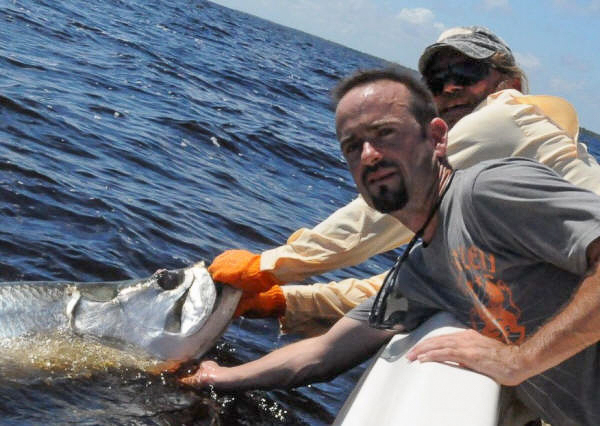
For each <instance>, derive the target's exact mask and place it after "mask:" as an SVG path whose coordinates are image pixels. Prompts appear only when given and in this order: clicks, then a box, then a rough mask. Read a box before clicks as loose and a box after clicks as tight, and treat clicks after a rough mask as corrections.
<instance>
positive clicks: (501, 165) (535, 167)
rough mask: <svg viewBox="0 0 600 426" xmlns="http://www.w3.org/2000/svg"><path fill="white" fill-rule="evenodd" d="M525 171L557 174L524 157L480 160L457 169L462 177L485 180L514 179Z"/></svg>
mask: <svg viewBox="0 0 600 426" xmlns="http://www.w3.org/2000/svg"><path fill="white" fill-rule="evenodd" d="M523 171H526V172H528V173H533V174H537V173H543V174H545V173H548V172H550V174H552V175H554V176H558V175H557V174H556V172H554V171H553V170H552V169H551V168H549V167H548V166H545V165H543V164H541V163H539V162H538V161H536V160H533V159H531V158H525V157H506V158H496V159H492V160H485V161H481V162H479V163H477V164H475V165H473V166H471V167H468V168H466V169H463V170H459V173H461V174H462V175H463V177H462V179H468V180H478V181H479V180H481V179H484V180H487V179H502V180H511V181H515V177H516V176H518V175H519V174H520V173H523Z"/></svg>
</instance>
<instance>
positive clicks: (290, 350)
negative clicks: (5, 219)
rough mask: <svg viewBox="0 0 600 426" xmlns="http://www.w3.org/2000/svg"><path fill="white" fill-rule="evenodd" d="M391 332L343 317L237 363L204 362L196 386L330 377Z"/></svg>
mask: <svg viewBox="0 0 600 426" xmlns="http://www.w3.org/2000/svg"><path fill="white" fill-rule="evenodd" d="M391 336H392V333H390V332H387V331H382V330H375V329H372V328H369V327H368V325H366V324H363V323H360V322H359V321H356V320H353V319H350V318H345V317H344V318H342V319H341V320H340V321H338V322H337V323H336V324H335V325H334V326H333V327H332V328H331V329H330V330H329V331H328V332H327V333H325V334H323V335H321V336H318V337H313V338H311V339H306V340H301V341H299V342H296V343H293V344H291V345H288V346H285V347H283V348H281V349H278V350H276V351H274V352H271V353H270V354H268V355H265V356H264V357H262V358H260V359H258V360H256V361H252V362H249V363H246V364H242V365H239V366H236V367H230V368H227V367H221V366H219V365H217V364H216V363H214V362H212V361H211V362H205V363H202V364H201V365H200V368H199V369H198V371H197V372H196V373H195V374H194V375H193V376H191V377H188V378H185V379H182V381H183V382H184V383H186V384H189V385H193V386H198V387H202V386H206V385H214V386H215V387H216V388H218V389H222V390H246V389H271V388H291V387H295V386H300V385H304V384H307V383H312V382H315V381H323V380H327V379H330V378H332V377H334V376H336V375H337V374H340V373H341V372H343V371H345V370H347V369H349V368H351V367H353V366H355V365H358V364H359V363H360V362H362V361H364V360H366V359H368V358H369V356H371V355H372V354H373V353H375V352H376V351H377V349H378V348H379V347H380V346H381V345H382V344H383V343H385V342H386V341H387V340H388V339H389V338H390V337H391Z"/></svg>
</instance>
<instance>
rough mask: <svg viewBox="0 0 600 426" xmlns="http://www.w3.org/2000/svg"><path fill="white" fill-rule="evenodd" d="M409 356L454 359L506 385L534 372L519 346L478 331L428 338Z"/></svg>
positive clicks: (452, 360) (438, 360)
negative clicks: (528, 367) (528, 366)
mask: <svg viewBox="0 0 600 426" xmlns="http://www.w3.org/2000/svg"><path fill="white" fill-rule="evenodd" d="M406 357H407V358H408V359H409V360H410V361H415V360H418V361H419V362H429V361H437V362H454V363H457V364H458V365H460V366H462V367H466V368H469V369H471V370H474V371H477V372H479V373H482V374H485V375H486V376H489V377H491V378H492V379H494V380H495V381H496V382H498V383H500V384H501V385H507V386H516V385H518V384H520V383H521V382H523V381H524V380H526V379H528V378H529V377H531V376H532V375H533V374H531V373H529V372H528V369H527V368H526V363H525V360H524V357H523V354H522V353H521V351H520V347H519V346H517V345H507V344H504V343H501V342H499V341H497V340H495V339H492V338H490V337H486V336H484V335H482V334H479V333H478V332H476V331H475V330H466V331H461V332H458V333H452V334H446V335H443V336H436V337H432V338H429V339H425V340H423V341H422V342H420V343H418V344H417V345H415V347H414V348H412V349H411V350H410V351H409V352H408V354H407V355H406Z"/></svg>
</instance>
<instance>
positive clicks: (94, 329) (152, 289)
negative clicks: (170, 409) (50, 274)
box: [0, 262, 241, 362]
mask: <svg viewBox="0 0 600 426" xmlns="http://www.w3.org/2000/svg"><path fill="white" fill-rule="evenodd" d="M240 297H241V291H240V290H237V289H235V288H233V287H230V286H225V285H220V284H218V283H214V282H213V280H212V279H211V277H210V274H209V273H208V271H207V270H206V268H205V267H204V264H203V263H202V262H201V263H198V264H195V265H193V266H191V267H189V268H186V269H181V270H176V271H161V272H158V273H156V274H154V275H152V276H150V277H148V278H144V279H137V280H128V281H117V282H98V283H77V282H3V283H0V338H2V339H11V338H23V337H27V336H34V335H35V336H39V335H44V334H46V333H55V332H57V331H58V332H63V331H64V332H68V333H73V334H75V335H78V336H81V337H84V338H91V339H94V340H96V341H99V342H100V343H102V344H106V345H109V346H113V347H118V348H123V349H132V350H135V351H138V352H139V351H141V352H142V353H144V354H145V355H147V356H149V357H152V358H155V359H158V360H161V361H177V362H183V361H187V360H189V359H192V358H196V357H200V356H202V355H203V354H204V353H205V352H206V351H207V350H209V349H210V348H211V347H212V346H213V345H214V342H215V341H216V340H217V339H218V337H219V336H220V335H221V334H222V332H223V331H224V330H225V328H226V327H227V325H228V324H229V322H230V321H231V317H232V315H233V312H234V311H235V308H236V306H237V304H238V302H239V299H240Z"/></svg>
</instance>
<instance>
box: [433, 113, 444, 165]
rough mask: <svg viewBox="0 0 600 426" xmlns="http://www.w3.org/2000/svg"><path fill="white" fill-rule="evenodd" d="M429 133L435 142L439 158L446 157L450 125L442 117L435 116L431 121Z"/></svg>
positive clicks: (435, 150) (435, 151) (436, 153)
mask: <svg viewBox="0 0 600 426" xmlns="http://www.w3.org/2000/svg"><path fill="white" fill-rule="evenodd" d="M429 134H430V135H431V139H432V141H433V144H434V148H433V150H434V153H435V156H436V157H437V158H440V159H442V158H446V148H447V147H448V125H447V124H446V122H445V121H444V120H442V119H441V118H440V117H435V118H434V119H433V120H431V122H430V123H429Z"/></svg>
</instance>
